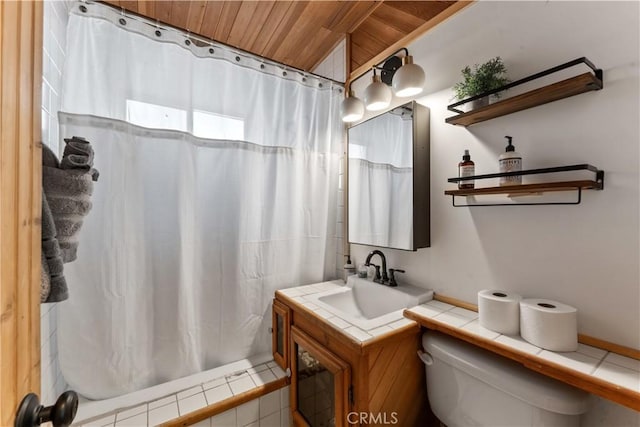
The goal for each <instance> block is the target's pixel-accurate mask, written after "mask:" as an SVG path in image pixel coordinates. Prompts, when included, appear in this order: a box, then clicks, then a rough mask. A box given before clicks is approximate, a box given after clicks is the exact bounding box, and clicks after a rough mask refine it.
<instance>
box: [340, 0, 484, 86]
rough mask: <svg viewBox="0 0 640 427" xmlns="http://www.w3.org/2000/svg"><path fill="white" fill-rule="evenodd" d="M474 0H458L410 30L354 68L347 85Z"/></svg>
mask: <svg viewBox="0 0 640 427" xmlns="http://www.w3.org/2000/svg"><path fill="white" fill-rule="evenodd" d="M474 2H475V1H474V0H472V1H457V2H456V3H454V4H453V5H451V6H449V7H448V8H446V9H445V10H443V11H442V12H440V13H439V14H438V15H436V16H434V17H433V18H432V19H430V20H429V21H427V22H425V23H424V24H422V25H420V26H419V27H418V28H416V29H415V30H413V31H412V32H410V33H409V34H407V35H406V36H404V37H403V38H401V39H400V40H398V41H397V42H395V43H394V44H392V45H391V46H389V47H388V48H386V49H385V50H383V51H382V52H380V53H379V54H378V55H376V56H374V57H373V58H371V59H370V60H369V61H367V62H365V63H364V64H362V65H361V66H359V67H358V68H356V69H355V70H353V71H352V72H351V74H349V76H348V78H347V83H346V85H345V87H348V85H349V83H350V82H351V81H352V80H355V79H356V78H357V77H359V76H361V75H362V74H364V73H366V72H367V71H369V70H370V69H371V67H373V66H374V65H376V64H378V63H380V62H382V61H383V60H384V59H386V58H387V57H388V56H389V55H391V54H392V53H394V52H396V51H398V50H400V49H401V48H403V47H407V46H408V45H409V44H411V43H412V42H413V41H415V40H416V39H417V38H418V37H420V36H422V35H423V34H425V33H426V32H427V31H429V30H430V29H432V28H433V27H435V26H436V25H438V24H440V23H441V22H443V21H445V20H446V19H447V18H450V17H451V16H453V15H455V14H456V13H458V12H459V11H461V10H462V9H464V8H465V7H467V6H469V5H472V4H473V3H474ZM349 61H351V58H349Z"/></svg>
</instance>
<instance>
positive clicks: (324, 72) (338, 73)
mask: <svg viewBox="0 0 640 427" xmlns="http://www.w3.org/2000/svg"><path fill="white" fill-rule="evenodd" d="M346 70H347V69H346V41H345V40H344V39H343V40H342V41H341V42H340V43H339V44H338V46H336V47H335V48H334V49H333V51H332V52H331V53H330V54H329V55H328V56H327V57H326V58H325V59H324V60H323V61H322V62H321V63H320V64H318V66H317V67H316V68H315V69H314V70H313V73H315V74H318V75H320V76H323V77H327V78H329V79H332V80H336V81H339V82H344V81H345V80H346ZM339 173H340V176H339V178H338V212H337V217H336V221H337V226H336V277H339V278H344V270H343V269H342V266H343V265H344V264H345V258H344V240H343V236H344V188H343V187H344V182H345V180H344V157H341V158H340V170H339Z"/></svg>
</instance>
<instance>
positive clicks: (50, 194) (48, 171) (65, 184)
mask: <svg viewBox="0 0 640 427" xmlns="http://www.w3.org/2000/svg"><path fill="white" fill-rule="evenodd" d="M42 183H43V187H44V193H45V194H46V195H47V201H48V202H49V207H50V208H51V213H52V214H53V218H54V221H55V224H56V231H57V238H58V242H59V243H60V249H61V250H62V260H63V261H64V262H65V263H67V262H71V261H75V259H76V251H77V248H78V232H79V231H80V228H81V227H82V220H83V219H84V217H85V216H86V214H87V213H88V212H89V210H90V209H91V193H92V192H93V182H92V181H91V175H90V174H89V172H88V171H87V172H85V173H77V171H69V170H64V169H57V168H51V167H47V166H45V167H43V168H42Z"/></svg>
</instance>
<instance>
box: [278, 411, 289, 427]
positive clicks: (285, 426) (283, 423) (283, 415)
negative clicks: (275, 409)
mask: <svg viewBox="0 0 640 427" xmlns="http://www.w3.org/2000/svg"><path fill="white" fill-rule="evenodd" d="M290 424H291V410H290V409H289V408H286V409H282V410H281V411H280V427H290Z"/></svg>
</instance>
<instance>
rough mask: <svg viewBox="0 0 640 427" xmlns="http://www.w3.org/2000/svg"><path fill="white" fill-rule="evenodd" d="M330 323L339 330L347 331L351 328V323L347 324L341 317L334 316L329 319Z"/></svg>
mask: <svg viewBox="0 0 640 427" xmlns="http://www.w3.org/2000/svg"><path fill="white" fill-rule="evenodd" d="M327 321H328V322H329V323H331V324H332V325H335V326H336V327H337V328H338V329H345V328H348V327H350V326H351V323H348V322H345V321H344V320H342V319H341V318H339V317H336V316H333V317H329V318H328V319H327Z"/></svg>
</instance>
